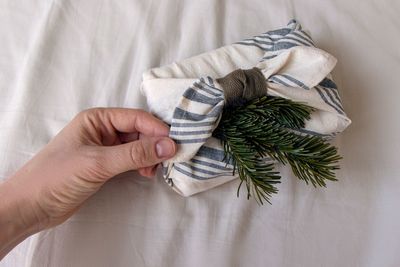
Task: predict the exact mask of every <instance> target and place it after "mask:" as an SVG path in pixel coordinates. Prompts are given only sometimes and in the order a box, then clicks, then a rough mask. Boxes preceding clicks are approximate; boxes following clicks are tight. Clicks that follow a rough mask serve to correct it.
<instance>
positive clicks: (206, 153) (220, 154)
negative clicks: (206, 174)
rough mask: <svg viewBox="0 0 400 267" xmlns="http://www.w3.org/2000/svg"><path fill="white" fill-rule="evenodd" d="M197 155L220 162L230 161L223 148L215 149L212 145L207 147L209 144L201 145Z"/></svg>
mask: <svg viewBox="0 0 400 267" xmlns="http://www.w3.org/2000/svg"><path fill="white" fill-rule="evenodd" d="M196 156H199V157H203V158H209V159H212V160H215V161H219V162H225V163H229V162H227V158H226V156H225V152H224V151H223V150H219V149H215V148H212V147H207V146H202V147H200V149H199V150H198V151H197V154H196Z"/></svg>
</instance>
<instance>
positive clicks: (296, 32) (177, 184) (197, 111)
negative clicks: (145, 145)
mask: <svg viewBox="0 0 400 267" xmlns="http://www.w3.org/2000/svg"><path fill="white" fill-rule="evenodd" d="M335 64H336V59H335V58H334V57H333V56H332V55H330V54H329V53H327V52H325V51H323V50H320V49H318V48H316V47H315V45H314V43H313V41H312V39H311V37H310V35H309V34H307V33H306V32H305V31H304V30H303V29H302V27H301V25H300V24H299V23H297V22H296V21H291V22H290V23H289V24H288V25H287V27H285V28H283V29H279V30H274V31H269V32H267V33H264V34H261V35H259V36H255V37H253V38H250V39H246V40H244V41H241V42H238V43H235V44H232V45H229V46H225V47H222V48H219V49H217V50H214V51H211V52H208V53H205V54H202V55H199V56H196V57H193V58H189V59H186V60H183V61H181V62H178V63H173V64H171V65H169V66H165V67H161V68H155V69H151V70H149V71H148V72H146V73H145V74H144V75H143V83H142V92H143V94H144V95H145V96H146V99H147V104H148V107H149V110H150V112H152V113H154V114H155V115H156V116H158V117H159V118H161V119H162V120H164V121H165V122H166V123H168V124H170V126H171V128H170V137H171V138H172V139H174V140H175V142H176V143H177V144H178V152H177V155H176V156H175V157H174V158H172V159H170V160H168V161H166V162H163V175H164V178H165V179H166V181H167V182H168V184H169V185H170V186H172V188H173V189H174V190H175V191H177V192H178V193H179V194H181V195H183V196H190V195H193V194H195V193H198V192H202V191H205V190H208V189H210V188H213V187H216V186H218V185H220V184H223V183H225V182H228V181H231V180H233V179H235V178H237V176H234V175H233V166H232V164H231V162H229V161H228V160H227V158H226V157H225V156H224V151H223V148H222V145H221V142H220V141H219V140H218V139H216V138H214V137H213V136H212V132H213V130H214V129H215V128H216V127H217V126H218V123H219V120H220V118H221V114H222V111H223V107H224V104H225V99H224V91H223V88H222V86H221V85H220V84H219V83H218V81H217V79H218V78H221V77H223V76H225V75H226V74H228V73H230V72H232V71H234V70H236V69H250V68H253V67H256V68H258V69H259V70H260V71H261V72H262V74H263V75H264V77H265V82H266V87H267V92H266V93H267V94H268V95H272V96H279V97H284V98H288V99H291V100H293V101H297V102H302V103H305V104H307V105H309V106H311V107H314V108H315V109H316V111H315V112H314V113H313V114H312V116H311V119H310V120H309V121H307V123H306V126H305V128H304V129H302V130H301V132H304V133H308V134H313V135H320V136H324V137H327V138H332V137H334V136H335V135H336V134H338V133H340V132H341V131H343V130H344V129H345V128H346V127H347V126H348V125H349V124H350V123H351V121H350V119H349V118H348V117H347V116H346V114H345V112H344V110H343V107H342V104H341V100H340V96H339V93H338V88H337V86H336V85H335V83H334V82H333V80H332V78H331V75H330V72H331V71H332V69H333V68H334V66H335ZM198 77H200V78H198Z"/></svg>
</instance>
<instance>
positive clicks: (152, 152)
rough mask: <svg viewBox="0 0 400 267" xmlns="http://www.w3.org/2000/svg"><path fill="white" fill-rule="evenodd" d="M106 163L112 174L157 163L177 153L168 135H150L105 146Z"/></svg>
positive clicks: (105, 167) (107, 169)
mask: <svg viewBox="0 0 400 267" xmlns="http://www.w3.org/2000/svg"><path fill="white" fill-rule="evenodd" d="M103 153H104V155H103V157H104V159H105V165H104V166H103V168H104V169H106V171H107V172H109V173H110V174H111V175H117V174H119V173H122V172H126V171H130V170H137V169H139V168H144V167H148V166H153V165H156V164H158V163H160V162H162V161H163V160H166V159H169V158H171V157H172V156H174V155H175V153H176V145H175V143H174V141H173V140H172V139H170V138H168V137H148V136H142V138H141V139H139V140H136V141H133V142H130V143H126V144H122V145H117V146H109V147H104V151H103Z"/></svg>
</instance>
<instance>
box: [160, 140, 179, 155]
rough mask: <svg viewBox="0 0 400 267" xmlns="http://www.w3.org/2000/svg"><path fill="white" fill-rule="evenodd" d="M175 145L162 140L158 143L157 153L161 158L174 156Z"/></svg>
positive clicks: (169, 141)
mask: <svg viewBox="0 0 400 267" xmlns="http://www.w3.org/2000/svg"><path fill="white" fill-rule="evenodd" d="M174 150H175V148H174V144H173V142H172V141H171V140H169V139H161V140H159V141H158V142H157V143H156V152H157V156H158V157H159V158H165V157H170V156H172V155H173V154H174Z"/></svg>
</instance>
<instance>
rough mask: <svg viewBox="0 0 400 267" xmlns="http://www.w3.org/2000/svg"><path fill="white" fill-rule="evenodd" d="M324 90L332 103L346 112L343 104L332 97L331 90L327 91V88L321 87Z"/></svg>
mask: <svg viewBox="0 0 400 267" xmlns="http://www.w3.org/2000/svg"><path fill="white" fill-rule="evenodd" d="M320 88H321V89H322V90H324V91H325V93H326V94H327V95H328V96H329V98H330V99H331V101H332V103H333V104H334V105H336V107H338V108H339V109H340V110H341V111H344V110H343V107H342V105H341V103H338V102H336V100H335V99H334V98H333V96H332V95H331V92H330V90H329V89H326V88H324V87H320Z"/></svg>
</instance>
